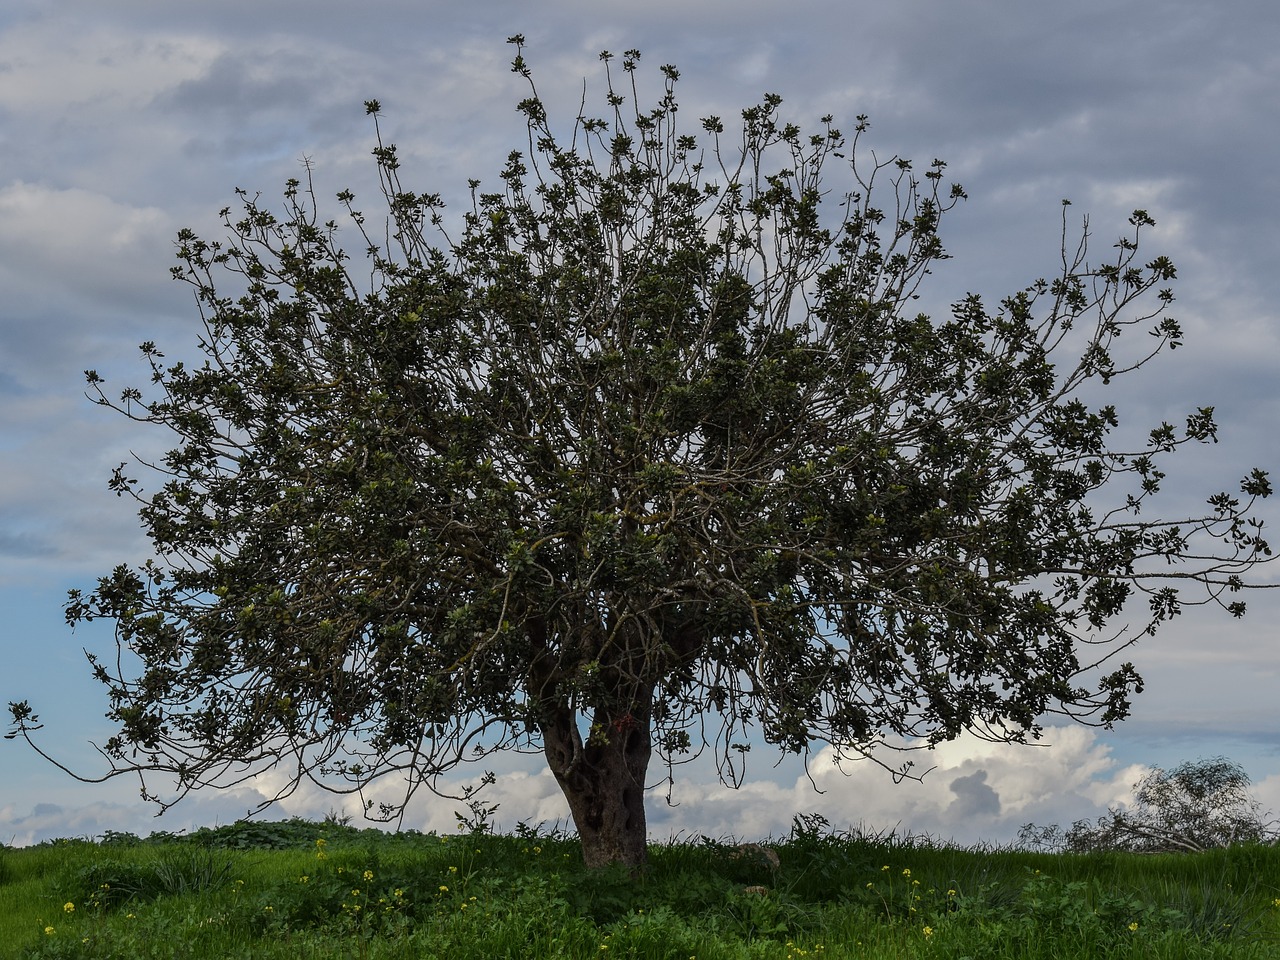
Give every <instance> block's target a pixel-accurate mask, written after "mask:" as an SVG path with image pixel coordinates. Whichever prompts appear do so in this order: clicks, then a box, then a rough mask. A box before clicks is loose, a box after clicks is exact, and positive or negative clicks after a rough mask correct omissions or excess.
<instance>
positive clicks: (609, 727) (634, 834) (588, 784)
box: [542, 693, 653, 872]
mask: <svg viewBox="0 0 1280 960" xmlns="http://www.w3.org/2000/svg"><path fill="white" fill-rule="evenodd" d="M651 700H652V693H650V694H648V695H647V696H646V698H645V702H644V703H640V704H635V705H633V706H632V707H631V709H630V710H629V711H626V712H620V713H616V714H614V715H613V716H602V712H601V711H596V715H595V725H594V726H593V728H592V731H591V734H590V736H588V738H587V739H586V740H585V741H584V740H583V739H582V735H581V734H580V733H579V731H578V725H577V717H576V714H575V712H574V711H573V710H571V709H568V708H561V709H558V710H556V711H555V713H554V714H553V716H551V717H550V718H549V719H548V721H547V722H546V724H545V728H544V730H543V736H542V740H543V750H544V752H545V754H546V757H547V764H548V765H549V766H550V767H551V772H552V773H553V774H554V775H555V778H556V782H557V783H558V784H559V785H560V789H561V791H562V792H563V793H564V795H565V799H566V800H568V801H569V811H570V813H571V814H572V816H573V822H574V825H575V826H576V827H577V829H578V836H579V838H580V839H581V841H582V857H583V860H584V861H585V862H586V865H587V866H588V867H592V868H595V867H605V866H608V865H610V864H614V863H618V864H622V865H624V866H626V867H628V868H629V869H631V870H632V871H633V872H635V871H638V870H640V869H641V868H642V867H643V866H644V865H645V863H647V861H648V847H647V839H648V837H647V831H646V827H645V815H644V784H645V774H646V772H647V771H648V769H649V758H650V756H651V754H652V752H653V746H652V741H651V734H650V721H651V716H650V702H651Z"/></svg>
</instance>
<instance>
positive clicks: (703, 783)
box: [0, 727, 1280, 845]
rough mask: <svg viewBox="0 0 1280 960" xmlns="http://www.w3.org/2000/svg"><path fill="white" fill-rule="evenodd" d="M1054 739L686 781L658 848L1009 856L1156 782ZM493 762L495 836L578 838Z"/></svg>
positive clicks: (278, 811) (667, 809)
mask: <svg viewBox="0 0 1280 960" xmlns="http://www.w3.org/2000/svg"><path fill="white" fill-rule="evenodd" d="M1045 739H1046V741H1051V742H1052V743H1053V744H1054V746H1053V748H1052V749H1045V748H1043V747H1027V746H1021V747H1020V746H1017V745H1011V744H991V743H987V742H985V741H981V740H978V739H977V738H974V737H962V738H961V739H960V740H956V741H953V742H951V743H948V744H943V745H941V746H940V747H939V748H938V749H936V750H935V751H933V752H932V753H931V754H930V756H929V759H930V762H931V763H932V764H933V765H934V767H933V769H932V770H931V771H930V772H928V773H927V774H925V776H924V777H923V779H922V780H920V781H916V780H910V779H908V780H903V781H902V782H900V783H894V782H893V779H892V778H891V777H890V776H889V775H888V774H887V773H886V772H885V770H884V769H882V768H881V767H879V766H877V765H876V764H874V763H871V762H867V761H860V762H857V763H852V764H849V763H845V764H843V765H842V767H843V769H841V767H840V766H837V765H836V763H835V759H834V757H833V755H832V753H831V752H830V751H829V750H824V751H821V752H820V753H819V754H817V755H816V756H815V757H814V759H813V760H812V762H811V764H810V775H811V777H812V781H811V780H810V777H809V776H805V775H804V774H803V773H801V774H800V775H798V776H796V777H795V779H794V780H792V782H790V783H787V782H785V781H784V780H783V779H782V778H778V777H775V778H774V779H749V780H747V781H746V782H745V783H744V784H743V785H742V787H740V788H739V789H736V790H735V789H732V788H730V787H726V786H724V785H723V784H721V783H719V782H717V781H716V780H715V779H714V774H713V773H712V771H710V770H709V769H706V767H705V766H703V767H702V768H701V769H694V770H693V771H692V772H691V775H689V776H687V777H685V776H682V777H679V778H677V779H676V781H675V783H674V785H672V787H671V789H670V795H671V801H670V803H668V802H667V798H666V788H665V786H663V785H657V786H655V787H653V788H652V789H650V790H649V791H648V793H647V814H648V822H649V834H650V837H651V838H652V839H654V840H658V841H661V840H665V839H667V838H669V837H685V838H688V837H698V836H703V835H705V836H711V837H720V838H729V837H732V838H737V839H743V840H758V839H761V838H765V837H780V836H785V835H786V834H787V833H788V831H789V830H790V828H791V825H792V822H793V820H794V818H795V817H796V816H797V815H801V814H803V815H808V814H819V815H821V816H822V817H825V818H826V819H827V821H828V822H829V823H830V824H831V827H832V829H835V830H844V829H849V828H862V829H866V830H870V831H873V832H886V831H894V830H896V831H897V832H899V833H900V834H901V833H913V834H918V835H928V836H932V837H935V838H938V839H941V840H953V841H955V842H958V843H962V844H973V843H978V842H1007V841H1010V840H1012V839H1013V838H1014V837H1015V836H1016V835H1017V832H1018V828H1019V827H1021V826H1022V825H1023V824H1024V823H1027V822H1034V823H1036V824H1038V825H1040V826H1047V825H1049V824H1052V823H1059V824H1063V825H1067V824H1070V823H1072V822H1073V821H1075V820H1077V819H1081V818H1084V817H1089V818H1092V817H1096V816H1098V815H1099V814H1101V813H1102V812H1103V811H1104V810H1105V809H1106V807H1107V806H1108V805H1114V804H1118V803H1125V802H1127V801H1128V800H1129V799H1130V798H1131V792H1132V791H1131V787H1132V784H1133V783H1135V782H1136V781H1137V780H1138V779H1140V777H1141V776H1142V774H1143V773H1145V771H1146V769H1147V768H1146V767H1142V766H1137V765H1128V766H1126V765H1121V764H1119V763H1117V762H1116V761H1115V760H1114V759H1113V758H1112V756H1111V750H1110V748H1109V747H1108V746H1106V745H1104V744H1102V743H1100V742H1099V741H1098V739H1097V737H1096V735H1095V734H1094V732H1093V731H1091V730H1088V729H1085V728H1082V727H1061V728H1049V729H1048V730H1046V733H1045ZM490 759H491V761H492V765H493V766H494V767H495V768H496V769H497V770H498V771H499V772H498V776H497V779H496V781H495V782H494V783H493V784H491V785H490V786H486V787H483V789H481V790H480V791H479V793H477V794H476V798H477V800H478V801H479V802H480V803H483V804H484V805H485V806H492V805H495V804H496V805H497V810H496V812H495V813H494V814H493V817H492V822H493V823H495V824H496V825H497V827H498V828H499V829H501V830H505V831H510V830H512V829H514V827H515V825H516V824H517V823H520V822H523V823H526V824H530V825H536V824H543V825H547V826H549V825H552V824H555V823H560V824H561V825H564V826H568V825H570V820H569V809H568V804H567V803H566V801H565V799H564V796H563V795H562V794H561V792H560V789H559V787H558V786H557V784H556V782H555V779H554V778H553V777H552V775H551V773H550V771H549V770H547V769H546V767H545V766H543V765H542V762H541V758H540V757H537V756H520V755H507V756H500V757H494V758H490ZM486 763H487V764H488V761H486ZM655 772H656V771H651V775H652V774H653V773H655ZM1276 779H1277V781H1280V778H1276ZM286 785H287V780H286V778H285V776H284V775H283V774H282V773H279V772H274V771H273V772H268V773H265V774H263V775H261V776H260V777H258V778H257V779H256V780H254V781H253V782H252V784H251V785H247V786H244V787H240V788H236V789H234V790H228V791H224V792H216V791H206V792H204V793H198V794H194V795H192V796H190V797H188V798H187V799H185V800H183V801H182V802H181V803H179V804H178V805H177V806H176V807H174V808H173V809H172V810H170V811H169V812H168V813H166V814H165V815H164V816H163V817H161V818H159V819H156V818H154V817H153V816H151V814H152V813H154V810H152V809H151V808H149V807H147V806H146V805H143V804H133V805H128V804H125V803H122V802H120V801H115V800H113V801H110V802H101V803H96V804H91V805H88V806H83V807H78V806H72V805H69V804H66V803H62V804H59V805H57V806H56V808H55V807H54V806H51V805H47V804H46V805H43V806H41V807H40V808H39V809H38V810H36V811H33V812H32V813H30V814H25V815H24V814H20V813H18V811H17V810H16V807H15V805H14V804H12V803H11V804H10V805H9V806H8V807H5V808H0V836H6V835H12V836H14V837H16V838H17V840H15V841H14V842H15V843H16V844H17V845H21V844H23V843H32V842H36V841H38V840H40V839H47V838H49V837H56V836H81V835H90V836H92V835H94V834H96V833H101V832H102V831H103V830H117V831H129V832H133V833H139V834H141V835H145V834H146V833H149V832H150V831H152V830H179V829H194V828H195V827H198V826H206V825H213V824H216V823H226V822H229V821H231V820H235V819H237V818H238V817H241V816H244V815H245V813H246V812H247V811H248V810H249V809H251V808H253V807H256V806H257V805H258V804H259V803H261V802H262V800H264V799H266V798H267V797H269V796H273V795H276V794H278V793H280V792H281V791H282V790H283V789H284V788H285V787H286ZM477 785H479V776H478V774H477V775H476V776H472V777H467V778H463V777H455V778H450V779H449V780H446V781H444V782H443V783H442V784H441V791H442V792H443V793H450V794H453V795H454V797H453V798H450V797H441V796H436V795H433V794H428V793H426V792H425V791H424V792H423V793H421V794H419V795H418V796H417V798H415V799H414V800H413V801H412V803H411V804H410V806H409V808H408V810H407V812H406V814H405V817H404V819H403V821H402V826H403V827H405V828H412V829H416V830H422V831H434V832H436V833H440V834H444V833H451V832H454V831H456V829H457V825H458V815H459V814H461V815H462V816H464V817H471V816H472V813H471V811H470V810H469V808H468V806H467V804H466V802H465V801H463V800H461V799H458V797H460V796H461V794H462V790H463V788H464V787H466V786H473V787H474V786H477ZM815 785H816V787H817V788H818V789H815ZM157 786H158V785H157ZM399 789H400V788H399V787H398V786H397V785H396V784H394V783H392V782H386V783H380V784H379V785H376V786H375V787H373V788H372V789H371V790H369V791H367V792H366V793H365V794H364V796H363V798H361V797H355V796H351V797H342V796H337V795H335V794H332V793H329V792H327V791H324V790H322V789H321V788H319V787H318V786H316V785H315V784H312V783H305V784H303V785H301V786H299V788H298V789H297V790H295V791H294V792H293V793H292V794H290V795H289V796H288V797H287V799H284V800H282V801H280V803H279V804H278V805H276V806H274V807H272V808H270V809H269V811H268V812H266V813H265V814H263V815H262V816H263V817H264V818H267V819H274V818H280V817H288V816H301V817H305V818H307V819H313V820H319V819H323V818H324V817H325V816H326V815H327V814H328V813H330V812H340V813H345V814H348V815H350V816H352V817H353V819H354V820H355V821H356V822H357V823H358V822H359V821H360V820H361V818H362V816H363V805H362V802H363V800H373V801H374V802H375V804H376V803H377V802H378V801H379V800H390V799H398V797H399V793H398V792H397V791H398V790H399ZM1266 789H1267V790H1271V789H1272V787H1271V786H1270V785H1268V786H1267V787H1266ZM1276 789H1277V790H1280V784H1278V785H1277V787H1276ZM819 790H820V791H821V792H818V791H819Z"/></svg>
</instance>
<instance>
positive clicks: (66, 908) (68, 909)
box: [62, 900, 76, 913]
mask: <svg viewBox="0 0 1280 960" xmlns="http://www.w3.org/2000/svg"><path fill="white" fill-rule="evenodd" d="M62 911H63V913H75V912H76V905H75V904H74V903H72V902H71V901H70V900H68V901H67V902H66V903H64V904H63V905H62Z"/></svg>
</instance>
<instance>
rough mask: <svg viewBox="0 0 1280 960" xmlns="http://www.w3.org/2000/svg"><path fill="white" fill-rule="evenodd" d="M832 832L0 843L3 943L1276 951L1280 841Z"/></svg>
mask: <svg viewBox="0 0 1280 960" xmlns="http://www.w3.org/2000/svg"><path fill="white" fill-rule="evenodd" d="M824 826H825V825H824V824H822V823H821V822H820V821H813V820H805V819H802V818H801V819H797V821H796V824H795V826H794V828H793V830H792V832H791V835H790V836H789V837H787V838H785V839H780V840H777V841H775V842H771V843H769V844H767V845H754V844H746V845H741V846H740V845H738V844H737V843H735V842H731V841H715V840H709V839H705V838H701V839H696V840H692V841H681V842H672V843H669V844H662V845H658V846H656V847H654V848H653V849H652V853H651V858H652V864H651V867H650V869H649V871H648V872H647V873H646V874H645V875H644V876H642V877H640V878H635V879H633V878H632V877H630V876H628V875H627V874H626V873H625V872H621V871H619V872H603V873H587V872H586V871H585V870H584V869H583V868H582V866H581V863H580V857H579V854H578V850H577V845H576V843H575V842H574V841H573V840H572V839H568V838H565V837H562V836H558V835H555V834H552V835H545V834H541V835H540V834H538V833H536V832H534V831H529V830H523V829H522V830H520V831H519V832H518V834H517V835H515V836H493V835H489V834H487V833H483V832H474V833H460V834H459V835H457V836H450V837H442V836H434V835H423V834H412V833H411V834H400V835H389V834H384V833H381V832H378V831H375V830H357V829H354V828H352V827H347V826H343V825H340V824H335V823H309V822H304V821H288V822H284V823H258V824H237V825H233V826H229V827H223V828H219V829H217V830H203V831H199V832H197V833H195V834H193V835H190V836H185V837H177V836H160V835H153V836H152V837H151V838H148V839H147V840H138V839H137V838H135V837H131V836H118V835H111V834H108V835H107V836H105V837H103V838H102V839H101V840H100V841H99V842H89V841H86V840H59V841H54V842H50V843H45V844H42V845H40V846H36V847H28V848H22V849H4V848H0V956H2V957H24V958H35V957H41V958H44V957H84V958H90V957H92V958H121V960H138V958H161V957H163V958H166V960H168V958H210V960H212V958H232V957H261V958H277V957H278V958H281V960H284V958H289V960H298V958H338V957H342V958H347V957H356V958H366V957H370V958H372V957H379V958H380V957H388V958H390V957H395V958H404V957H448V958H450V960H454V958H457V960H465V958H484V960H491V958H495V957H577V958H586V957H592V958H609V957H634V958H678V960H686V958H698V960H716V958H726V960H727V958H766V957H770V958H802V957H807V958H833V960H834V958H844V957H858V958H870V960H877V958H902V957H912V958H915V957H921V958H934V957H937V958H955V960H960V958H966V957H967V958H972V960H999V958H1028V960H1030V958H1037V960H1039V958H1050V957H1055V958H1056V957H1062V958H1073V960H1075V958H1093V957H1132V958H1139V957H1141V958H1180V957H1244V958H1276V957H1280V848H1278V847H1275V846H1266V847H1264V846H1253V847H1235V848H1232V849H1229V850H1219V851H1213V852H1209V853H1205V854H1198V855H1194V856H1190V855H1167V856H1166V855H1162V856H1141V855H1133V854H1090V855H1066V854H1046V853H1029V852H1025V851H1016V850H964V849H957V848H953V847H947V846H939V845H934V844H931V843H928V842H927V841H913V840H907V841H902V840H899V839H896V838H894V837H864V836H858V835H848V834H843V835H833V834H831V833H830V832H828V831H826V830H825V829H823V828H824ZM775 860H776V862H775Z"/></svg>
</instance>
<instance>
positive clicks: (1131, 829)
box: [1064, 757, 1276, 853]
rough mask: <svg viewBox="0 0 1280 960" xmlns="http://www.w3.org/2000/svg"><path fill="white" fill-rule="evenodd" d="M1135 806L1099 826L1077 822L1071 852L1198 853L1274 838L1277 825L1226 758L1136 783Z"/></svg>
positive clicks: (1110, 814)
mask: <svg viewBox="0 0 1280 960" xmlns="http://www.w3.org/2000/svg"><path fill="white" fill-rule="evenodd" d="M1133 789H1134V795H1133V805H1132V806H1131V807H1129V808H1128V809H1119V808H1115V807H1113V808H1111V809H1109V810H1108V811H1107V812H1106V814H1104V815H1103V816H1102V817H1100V818H1099V819H1098V822H1097V823H1096V824H1091V823H1089V822H1088V821H1087V820H1081V821H1077V822H1076V823H1075V824H1074V825H1073V826H1072V827H1071V829H1070V830H1069V831H1068V832H1067V835H1066V838H1065V844H1064V845H1065V847H1066V848H1067V849H1068V850H1074V851H1086V850H1127V851H1131V852H1140V853H1172V852H1185V851H1189V852H1195V853H1198V852H1200V851H1203V850H1208V849H1211V848H1214V847H1229V846H1231V845H1232V844H1236V843H1262V842H1265V841H1267V840H1272V839H1274V838H1275V836H1276V834H1275V829H1274V824H1270V823H1268V822H1267V821H1266V820H1265V819H1264V818H1263V815H1262V812H1261V811H1262V808H1261V805H1260V804H1259V803H1258V801H1257V800H1255V799H1254V798H1253V796H1252V795H1251V794H1250V793H1249V776H1248V774H1246V773H1245V772H1244V769H1243V768H1242V767H1241V766H1240V765H1239V764H1237V763H1234V762H1232V761H1231V760H1227V759H1225V758H1224V757H1216V758H1214V759H1212V760H1197V761H1195V762H1188V763H1181V764H1179V765H1178V766H1176V767H1174V768H1173V769H1172V770H1161V769H1160V768H1159V767H1157V768H1155V769H1154V770H1152V771H1150V772H1149V773H1148V774H1147V775H1146V776H1144V777H1143V778H1142V779H1141V780H1139V781H1138V782H1137V783H1136V784H1134V788H1133Z"/></svg>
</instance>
